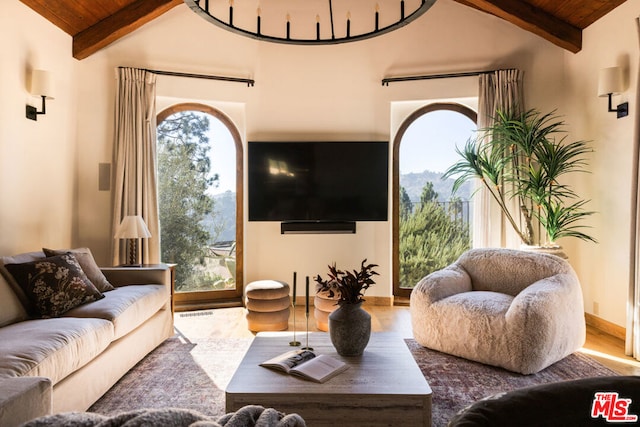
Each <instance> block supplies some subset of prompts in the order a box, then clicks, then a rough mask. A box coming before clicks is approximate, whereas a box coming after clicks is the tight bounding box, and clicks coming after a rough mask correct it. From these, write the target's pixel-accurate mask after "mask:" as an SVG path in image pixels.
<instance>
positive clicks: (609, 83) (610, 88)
mask: <svg viewBox="0 0 640 427" xmlns="http://www.w3.org/2000/svg"><path fill="white" fill-rule="evenodd" d="M623 91H624V87H623V81H622V68H620V67H609V68H603V69H602V70H600V75H599V78H598V96H607V95H609V94H610V93H611V94H619V93H622V92H623Z"/></svg>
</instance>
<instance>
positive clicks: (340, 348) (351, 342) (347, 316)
mask: <svg viewBox="0 0 640 427" xmlns="http://www.w3.org/2000/svg"><path fill="white" fill-rule="evenodd" d="M329 336H330V337H331V343H332V344H333V346H334V347H335V348H336V351H337V352H338V354H339V355H341V356H361V355H362V353H363V352H364V349H365V347H366V346H367V344H368V343H369V337H370V336H371V315H370V314H369V313H367V312H366V311H365V310H364V309H363V308H362V302H359V303H357V304H340V306H339V307H338V308H337V309H336V310H335V311H333V312H332V313H331V314H330V315H329Z"/></svg>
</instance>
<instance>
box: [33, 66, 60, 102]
mask: <svg viewBox="0 0 640 427" xmlns="http://www.w3.org/2000/svg"><path fill="white" fill-rule="evenodd" d="M30 92H31V94H32V95H35V96H46V97H47V99H54V98H53V84H52V82H51V73H50V72H49V71H46V70H33V72H32V73H31V90H30Z"/></svg>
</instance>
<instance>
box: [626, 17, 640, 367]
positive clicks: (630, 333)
mask: <svg viewBox="0 0 640 427" xmlns="http://www.w3.org/2000/svg"><path fill="white" fill-rule="evenodd" d="M636 27H637V29H638V37H639V38H640V18H636ZM636 81H637V86H636V87H637V89H636V90H637V91H638V95H640V74H639V75H638V76H637V77H636ZM635 114H636V116H635V118H636V126H635V135H634V138H633V141H634V144H633V146H634V150H633V151H634V153H633V179H632V181H631V233H629V234H630V236H631V245H630V263H629V266H630V268H629V272H630V273H629V297H628V300H627V336H626V340H625V353H626V354H627V355H628V356H632V357H634V358H636V359H638V360H640V194H638V191H639V189H640V170H639V167H638V165H639V164H640V158H639V157H638V156H640V149H638V145H639V144H640V129H638V127H639V126H640V111H638V109H637V108H636V113H635Z"/></svg>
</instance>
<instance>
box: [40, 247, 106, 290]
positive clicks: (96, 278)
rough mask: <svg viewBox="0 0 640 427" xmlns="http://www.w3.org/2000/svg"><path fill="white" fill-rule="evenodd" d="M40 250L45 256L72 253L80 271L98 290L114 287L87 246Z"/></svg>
mask: <svg viewBox="0 0 640 427" xmlns="http://www.w3.org/2000/svg"><path fill="white" fill-rule="evenodd" d="M42 251H43V252H44V254H45V255H46V256H55V255H64V254H66V253H72V254H73V256H75V257H76V259H77V260H78V264H80V267H82V271H84V274H86V275H87V279H89V281H90V282H91V283H92V284H93V286H95V287H96V289H98V290H99V291H100V292H108V291H112V290H113V289H114V287H113V285H111V283H109V281H108V280H107V278H106V277H104V274H102V271H101V270H100V267H98V264H96V261H95V260H94V259H93V254H92V253H91V250H90V249H89V248H77V249H58V250H54V249H47V248H42Z"/></svg>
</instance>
